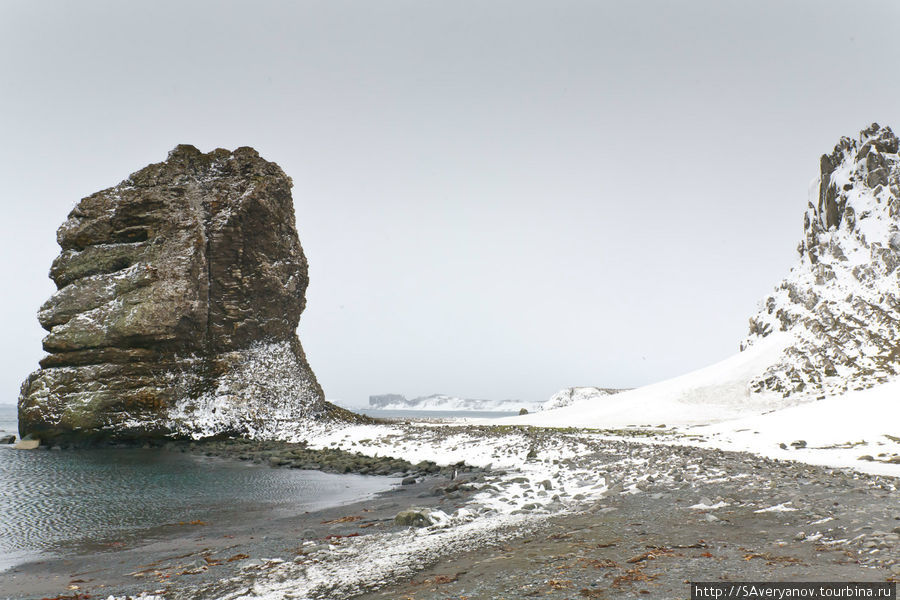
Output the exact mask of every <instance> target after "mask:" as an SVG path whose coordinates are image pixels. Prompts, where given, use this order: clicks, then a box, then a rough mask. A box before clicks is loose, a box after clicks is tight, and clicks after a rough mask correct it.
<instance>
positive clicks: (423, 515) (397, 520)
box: [394, 509, 434, 527]
mask: <svg viewBox="0 0 900 600" xmlns="http://www.w3.org/2000/svg"><path fill="white" fill-rule="evenodd" d="M394 524H395V525H400V526H401V527H428V526H429V525H433V524H434V521H432V520H431V517H429V515H428V511H425V510H417V509H410V510H404V511H402V512H400V513H397V516H396V517H394Z"/></svg>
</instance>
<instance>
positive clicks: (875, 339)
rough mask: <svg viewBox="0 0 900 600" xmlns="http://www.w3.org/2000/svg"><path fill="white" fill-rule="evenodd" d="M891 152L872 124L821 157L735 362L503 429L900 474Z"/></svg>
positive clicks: (894, 165)
mask: <svg viewBox="0 0 900 600" xmlns="http://www.w3.org/2000/svg"><path fill="white" fill-rule="evenodd" d="M898 150H900V142H898V139H897V137H896V136H895V135H894V133H893V132H892V131H891V130H890V128H887V127H884V128H882V127H880V126H879V125H877V124H873V125H872V126H871V127H869V128H867V129H865V130H863V131H862V132H861V133H860V135H859V138H858V139H851V138H847V137H845V138H842V139H841V140H840V142H839V143H838V145H837V146H835V148H834V150H833V152H832V153H831V154H829V155H824V156H822V158H821V161H820V174H819V176H818V178H817V179H816V180H815V181H814V182H813V185H811V186H810V197H809V203H808V208H807V210H806V213H805V215H804V225H803V230H804V238H803V240H802V241H801V243H800V246H799V248H798V251H799V253H800V257H799V262H798V263H797V265H796V266H795V267H794V268H793V269H791V272H790V274H789V275H788V276H787V277H786V278H785V279H784V280H783V281H782V282H781V283H780V284H779V285H778V286H777V287H776V289H775V291H774V292H773V293H772V294H771V295H770V296H769V297H767V298H766V299H765V300H764V301H763V302H762V303H761V305H760V309H759V311H758V312H757V314H756V315H754V316H753V317H752V318H751V319H750V333H749V335H748V336H747V337H746V338H745V339H744V340H743V342H742V343H741V349H742V352H741V353H740V354H737V355H735V356H733V357H731V358H729V359H726V360H724V361H722V362H720V363H717V364H715V365H712V366H710V367H707V368H705V369H700V370H699V371H694V372H692V373H689V374H687V375H683V376H681V377H676V378H674V379H670V380H667V381H663V382H660V383H657V384H654V385H649V386H646V387H643V388H638V389H636V390H632V391H627V392H623V393H620V394H616V395H614V396H603V395H599V394H587V395H583V397H581V398H579V399H576V401H575V402H573V403H572V404H571V405H569V406H566V407H563V408H558V409H555V410H550V411H545V412H541V413H538V414H534V415H527V416H523V417H513V418H509V419H504V420H502V421H501V422H504V423H508V424H525V425H536V426H550V427H588V428H597V429H613V428H622V427H628V426H636V427H658V426H660V425H663V424H665V425H666V426H667V427H668V428H673V427H674V429H669V431H667V432H660V433H659V434H657V435H653V436H651V438H650V439H652V440H654V441H658V442H661V443H670V442H671V443H696V444H701V445H710V446H715V447H719V448H723V449H732V450H748V451H752V452H755V453H759V454H763V455H767V456H771V457H775V458H786V459H792V460H800V461H805V462H810V463H813V464H821V465H830V466H838V467H847V466H852V467H854V468H856V469H859V470H863V471H866V472H871V473H879V474H892V475H900V378H898V376H900V154H898ZM564 392H565V390H564Z"/></svg>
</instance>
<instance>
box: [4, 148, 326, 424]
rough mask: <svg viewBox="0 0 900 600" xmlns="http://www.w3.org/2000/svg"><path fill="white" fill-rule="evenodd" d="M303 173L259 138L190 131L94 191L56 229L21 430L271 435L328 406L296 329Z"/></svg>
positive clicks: (300, 304) (301, 281) (301, 299)
mask: <svg viewBox="0 0 900 600" xmlns="http://www.w3.org/2000/svg"><path fill="white" fill-rule="evenodd" d="M290 188H291V180H290V178H289V177H287V176H286V175H285V174H284V172H283V171H282V170H281V168H279V167H278V165H276V164H274V163H271V162H268V161H266V160H263V159H262V158H260V157H259V155H258V154H257V152H256V151H255V150H253V149H252V148H238V149H237V150H235V151H234V152H229V151H227V150H221V149H219V150H215V151H213V152H210V153H209V154H203V153H201V152H200V151H198V150H197V149H196V148H194V147H192V146H178V147H176V148H175V149H174V150H173V151H172V152H171V153H170V154H169V157H168V159H167V160H166V161H165V162H162V163H158V164H153V165H150V166H148V167H145V168H144V169H141V170H140V171H138V172H136V173H134V174H132V175H131V176H130V177H129V178H128V179H126V180H125V181H123V182H122V183H120V184H119V185H117V186H115V187H112V188H109V189H106V190H103V191H101V192H98V193H96V194H93V195H91V196H89V197H87V198H84V199H83V200H81V201H80V202H79V203H78V204H77V205H76V206H75V208H74V209H73V210H72V212H71V213H70V215H69V217H68V219H67V220H66V221H65V223H63V224H62V226H61V227H60V228H59V230H58V232H57V240H58V242H59V245H60V247H61V248H62V252H61V253H60V255H59V256H58V257H57V258H56V260H55V261H54V262H53V265H52V267H51V269H50V277H51V278H52V279H53V280H54V282H55V283H56V285H57V287H58V290H57V292H56V293H55V294H53V296H52V297H51V298H50V299H49V300H47V302H46V303H45V304H44V305H43V306H42V307H41V309H40V311H39V313H38V319H39V320H40V323H41V325H42V326H43V327H44V328H45V329H46V330H47V331H48V332H49V333H48V335H47V336H46V337H45V338H44V349H45V350H46V351H47V352H48V353H49V354H48V355H47V356H46V357H45V358H44V359H43V360H41V362H40V366H41V369H40V370H38V371H36V372H35V373H32V374H31V375H30V376H29V377H28V379H27V380H26V381H25V383H24V384H23V385H22V392H21V395H20V397H19V423H20V432H21V433H22V434H23V435H25V434H29V433H31V434H34V435H36V436H38V437H41V438H44V439H47V438H57V437H64V438H65V437H100V438H104V437H112V438H141V437H147V436H151V437H153V436H163V435H190V436H195V437H198V436H210V435H218V434H225V435H255V436H274V435H279V434H280V433H282V432H284V431H286V430H288V429H290V428H293V427H295V426H296V425H297V423H299V422H302V421H303V420H304V419H308V418H313V417H317V416H321V415H323V414H325V413H326V412H328V409H329V407H328V406H327V405H326V404H325V403H324V400H323V394H322V390H321V388H320V387H319V384H318V383H317V381H316V378H315V375H314V374H313V372H312V370H311V369H310V368H309V365H308V364H307V362H306V359H305V356H304V353H303V350H302V348H301V346H300V342H299V340H298V339H297V337H296V333H295V332H296V328H297V324H298V322H299V319H300V314H301V312H302V311H303V308H304V304H305V291H306V286H307V283H308V279H307V263H306V258H305V256H304V254H303V249H302V248H301V246H300V241H299V239H298V237H297V231H296V227H295V223H294V210H293V203H292V200H291V193H290Z"/></svg>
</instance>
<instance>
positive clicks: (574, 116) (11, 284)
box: [0, 0, 900, 405]
mask: <svg viewBox="0 0 900 600" xmlns="http://www.w3.org/2000/svg"><path fill="white" fill-rule="evenodd" d="M898 25H900V3H898V2H897V1H896V0H882V1H863V0H854V1H853V2H847V1H840V2H826V1H823V0H810V1H805V2H803V1H796V2H787V1H786V0H755V1H754V2H745V1H733V2H730V1H725V0H709V1H698V0H691V1H680V2H676V1H648V0H642V1H633V2H629V1H624V0H620V1H618V2H605V1H599V0H597V1H593V2H579V1H565V0H547V1H544V2H534V1H529V0H511V1H488V0H478V1H472V2H468V1H459V0H457V1H453V2H450V1H443V2H433V1H427V0H410V1H375V0H360V1H354V2H349V1H342V0H322V1H318V2H304V1H296V2H294V1H292V2H265V1H254V2H220V1H217V2H198V1H195V2H190V1H185V0H178V1H171V2H170V1H163V0H154V1H153V2H140V3H138V2H124V1H121V0H114V1H109V2H93V1H80V2H77V3H76V2H68V1H60V2H42V1H37V0H23V1H10V0H0V85H2V88H0V124H2V129H0V140H2V145H0V182H2V188H0V190H2V191H0V201H2V209H3V218H2V219H0V248H2V253H3V255H2V256H3V260H2V265H0V269H2V280H3V288H4V291H3V296H2V301H0V302H2V304H0V308H2V314H3V318H2V331H0V334H2V340H3V343H2V345H0V402H4V403H8V402H15V400H16V396H17V395H18V388H19V385H20V383H21V381H22V380H23V379H24V378H25V376H26V375H27V374H28V373H29V372H30V371H32V370H34V369H36V368H37V361H38V360H39V358H40V357H41V356H42V351H41V348H40V340H41V338H42V337H43V335H44V332H43V331H42V330H41V328H40V327H39V325H38V323H37V320H36V317H35V313H36V310H37V308H38V307H39V306H40V304H41V303H42V302H43V301H44V300H45V299H46V298H47V297H48V296H49V295H50V294H51V293H52V292H53V289H54V286H53V284H52V282H51V281H50V280H49V279H48V278H47V271H48V268H49V266H50V263H51V261H52V260H53V258H54V257H55V256H56V254H57V253H58V248H57V246H56V242H55V230H56V228H57V227H58V226H59V225H60V223H61V222H62V221H63V220H64V219H65V218H66V215H67V214H68V212H69V211H70V210H71V208H72V207H73V205H74V204H75V202H77V201H78V200H79V199H80V198H82V197H84V196H86V195H88V194H90V193H92V192H95V191H97V190H100V189H103V188H105V187H109V186H112V185H114V184H116V183H118V182H119V181H121V180H122V179H124V178H125V177H126V176H127V175H128V174H129V173H131V172H133V171H136V170H137V169H139V168H141V167H143V166H144V165H146V164H148V163H151V162H158V161H161V160H163V159H165V157H166V154H167V152H168V151H169V150H170V149H171V148H173V147H174V146H175V145H176V144H178V143H190V144H193V145H195V146H197V147H198V148H200V149H201V150H203V151H209V150H212V149H214V148H216V147H224V148H229V149H233V148H235V147H238V146H244V145H249V146H253V147H255V148H256V149H257V150H259V152H260V153H261V154H262V155H263V156H264V157H265V158H267V159H269V160H272V161H275V162H277V163H278V164H279V165H281V166H282V168H283V169H284V170H285V171H286V172H287V173H288V175H290V176H291V177H292V178H293V180H294V190H293V192H294V201H295V206H296V211H297V225H298V229H299V233H300V239H301V241H302V243H303V247H304V249H305V251H306V254H307V257H308V259H309V262H310V287H309V291H308V295H307V297H308V305H307V309H306V312H305V313H304V314H303V317H302V319H301V323H300V338H301V341H302V342H303V345H304V347H305V349H306V352H307V356H308V358H309V361H310V363H311V366H312V368H313V370H314V371H315V372H316V374H317V375H318V377H319V380H320V382H321V383H322V385H323V387H324V388H325V392H326V395H327V396H328V397H329V398H331V399H337V400H339V401H342V402H344V403H347V404H351V405H361V404H365V403H366V401H367V397H368V395H369V394H376V393H386V392H396V393H403V394H406V395H407V396H415V395H422V394H429V393H435V392H441V393H447V394H454V395H460V396H464V397H471V398H496V399H501V398H517V399H521V400H525V401H541V400H544V399H546V398H547V397H549V396H550V395H551V394H552V393H554V392H555V391H557V390H558V389H560V388H563V387H567V386H573V385H598V386H611V387H612V386H615V387H628V386H637V385H641V384H645V383H650V382H653V381H656V380H660V379H664V378H667V377H670V376H673V375H677V374H680V373H683V372H685V371H688V370H692V369H695V368H698V367H702V366H704V365H707V364H709V363H712V362H715V361H717V360H720V359H722V358H725V357H726V356H728V355H730V354H732V353H734V352H735V351H737V348H738V343H739V341H740V339H741V338H742V336H743V335H744V334H745V333H746V330H747V319H748V317H749V316H750V314H751V313H752V312H753V310H754V309H755V307H756V304H757V302H758V301H759V300H760V299H761V298H762V297H763V296H765V295H766V294H767V293H768V292H769V291H770V290H771V289H772V288H773V287H774V285H775V284H776V283H777V282H778V281H779V280H780V279H781V277H782V276H783V275H784V274H785V273H786V272H787V270H788V269H789V268H790V266H791V265H792V264H793V263H794V261H795V258H796V253H795V248H796V246H797V243H798V242H799V240H800V238H801V233H802V221H803V217H802V214H803V211H804V208H805V205H806V198H807V188H808V185H809V182H810V180H811V179H812V178H813V177H815V175H816V170H817V165H818V157H819V155H820V154H822V153H824V152H828V151H830V149H831V148H832V147H833V146H834V144H835V143H836V142H837V140H838V139H839V138H840V136H842V135H856V134H857V133H858V131H859V130H860V129H861V128H863V127H865V126H867V125H868V124H869V123H871V122H872V121H878V122H879V123H881V124H884V125H892V126H897V127H900V102H898V98H900V77H898V75H897V67H898V65H900V44H898V43H897V36H896V31H897V27H898Z"/></svg>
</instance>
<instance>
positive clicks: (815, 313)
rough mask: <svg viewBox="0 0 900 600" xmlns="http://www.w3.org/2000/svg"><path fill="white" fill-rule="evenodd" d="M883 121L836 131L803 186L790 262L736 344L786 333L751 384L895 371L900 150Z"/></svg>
mask: <svg viewBox="0 0 900 600" xmlns="http://www.w3.org/2000/svg"><path fill="white" fill-rule="evenodd" d="M897 151H898V141H897V137H896V136H895V135H894V133H893V132H892V131H891V130H890V128H887V127H880V126H879V125H877V124H873V125H872V126H871V127H869V128H867V129H865V130H863V131H862V132H861V133H860V135H859V138H858V139H851V138H847V137H844V138H842V139H841V140H840V142H839V143H838V144H837V146H835V148H834V151H833V152H832V153H831V154H828V155H824V156H822V158H821V168H820V174H819V176H818V178H817V179H816V180H815V181H814V182H813V183H812V185H811V186H810V194H809V204H808V207H807V210H806V214H805V216H804V223H803V229H804V238H803V240H802V241H801V242H800V245H799V247H798V251H799V253H800V258H799V262H798V264H797V265H796V266H794V268H793V269H791V271H790V273H789V274H788V276H787V277H786V278H785V279H784V280H783V281H782V282H781V283H780V284H779V285H778V286H777V288H776V289H775V291H774V292H773V293H772V294H771V295H770V296H769V297H767V298H766V299H765V300H763V302H762V304H761V308H760V310H759V312H758V313H757V314H756V315H754V316H753V317H752V318H751V319H750V333H749V335H748V336H747V338H745V339H744V341H743V342H742V343H741V349H742V350H744V349H746V348H747V347H749V346H752V345H754V344H756V343H758V342H759V340H761V339H762V338H764V337H766V336H768V335H770V334H771V333H772V332H776V331H786V332H789V333H790V335H791V336H792V338H793V339H792V341H791V343H790V344H789V345H788V347H787V348H786V350H785V351H784V353H783V354H782V355H781V357H780V358H779V360H777V361H775V362H774V364H772V365H771V366H770V367H769V368H768V369H766V371H765V372H764V373H762V374H761V375H759V376H758V377H756V378H754V379H753V380H752V381H751V383H750V386H751V391H753V392H760V391H772V392H777V393H780V394H782V395H784V396H788V395H795V394H804V395H807V394H810V395H814V396H824V395H832V394H837V393H842V392H845V391H847V390H850V389H863V388H867V387H871V386H872V385H875V384H877V383H882V382H884V381H886V380H887V379H888V378H889V377H890V376H892V375H896V374H897V373H898V372H900V271H898V269H897V267H898V266H900V231H898V230H900V156H898V154H897Z"/></svg>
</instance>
